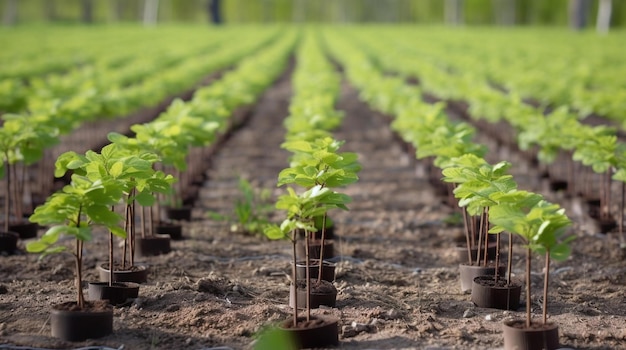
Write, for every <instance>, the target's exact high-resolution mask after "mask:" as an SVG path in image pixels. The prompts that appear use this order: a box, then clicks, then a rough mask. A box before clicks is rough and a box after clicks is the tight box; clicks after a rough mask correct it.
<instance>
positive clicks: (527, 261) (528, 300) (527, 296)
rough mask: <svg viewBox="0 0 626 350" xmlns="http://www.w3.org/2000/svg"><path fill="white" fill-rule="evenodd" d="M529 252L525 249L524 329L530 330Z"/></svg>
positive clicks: (528, 249)
mask: <svg viewBox="0 0 626 350" xmlns="http://www.w3.org/2000/svg"><path fill="white" fill-rule="evenodd" d="M531 254H532V252H531V250H530V248H527V249H526V327H527V328H530V307H531V304H530V303H531V299H530V269H531V262H530V258H531Z"/></svg>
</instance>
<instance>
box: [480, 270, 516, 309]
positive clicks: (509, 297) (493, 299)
mask: <svg viewBox="0 0 626 350" xmlns="http://www.w3.org/2000/svg"><path fill="white" fill-rule="evenodd" d="M498 282H499V283H498V284H496V282H495V278H494V277H493V276H478V277H475V278H474V282H473V284H472V297H471V299H472V302H473V303H474V304H475V305H476V306H478V307H484V308H491V309H500V310H513V311H514V310H517V309H518V308H519V301H520V295H521V293H522V285H521V284H519V283H514V282H513V281H512V282H511V284H510V285H507V284H506V279H505V278H504V277H501V278H499V281H498Z"/></svg>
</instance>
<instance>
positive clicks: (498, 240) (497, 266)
mask: <svg viewBox="0 0 626 350" xmlns="http://www.w3.org/2000/svg"><path fill="white" fill-rule="evenodd" d="M499 267H500V234H499V233H498V234H496V273H495V279H496V283H498V279H499V277H500V276H499V274H498V272H499V270H500V269H499Z"/></svg>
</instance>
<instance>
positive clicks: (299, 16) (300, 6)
mask: <svg viewBox="0 0 626 350" xmlns="http://www.w3.org/2000/svg"><path fill="white" fill-rule="evenodd" d="M305 4H306V3H305V2H304V1H302V0H294V2H293V4H292V6H293V8H292V16H293V21H294V22H296V23H302V22H304V21H305V20H306V9H305Z"/></svg>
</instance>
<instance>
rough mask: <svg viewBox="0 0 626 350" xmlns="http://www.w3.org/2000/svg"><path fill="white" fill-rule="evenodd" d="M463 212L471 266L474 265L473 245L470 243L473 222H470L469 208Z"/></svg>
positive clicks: (462, 210) (468, 258)
mask: <svg viewBox="0 0 626 350" xmlns="http://www.w3.org/2000/svg"><path fill="white" fill-rule="evenodd" d="M461 212H463V224H464V226H465V243H467V261H468V262H469V264H470V265H472V243H471V242H470V228H469V227H470V225H471V223H472V221H471V220H470V221H468V217H467V208H465V207H463V208H461Z"/></svg>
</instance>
